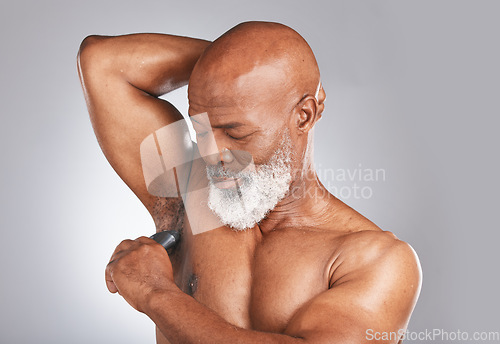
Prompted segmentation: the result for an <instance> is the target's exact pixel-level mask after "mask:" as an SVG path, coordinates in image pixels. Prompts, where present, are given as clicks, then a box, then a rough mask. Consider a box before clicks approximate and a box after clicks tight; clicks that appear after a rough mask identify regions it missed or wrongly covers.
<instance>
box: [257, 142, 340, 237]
mask: <svg viewBox="0 0 500 344" xmlns="http://www.w3.org/2000/svg"><path fill="white" fill-rule="evenodd" d="M307 153H308V154H307V155H306V157H305V158H304V159H302V161H303V163H302V166H300V168H298V169H297V170H296V171H295V173H294V174H293V178H292V180H293V181H292V183H291V185H290V190H289V192H288V194H287V196H285V198H284V199H282V200H281V201H280V202H279V203H278V204H277V205H276V207H275V208H274V209H273V210H272V211H271V212H270V213H269V214H268V215H267V216H266V218H265V219H264V220H262V221H261V222H260V224H259V228H260V230H261V231H262V232H263V233H266V232H270V231H274V230H278V229H282V228H290V227H293V228H305V227H318V226H321V225H324V224H325V223H327V222H328V221H329V220H330V219H331V218H332V215H333V213H334V209H333V208H334V203H335V197H334V196H333V195H332V194H330V193H329V192H328V190H327V189H326V188H325V187H324V186H323V184H321V182H320V181H319V179H318V176H317V174H316V171H315V169H314V164H313V161H312V151H308V152H307Z"/></svg>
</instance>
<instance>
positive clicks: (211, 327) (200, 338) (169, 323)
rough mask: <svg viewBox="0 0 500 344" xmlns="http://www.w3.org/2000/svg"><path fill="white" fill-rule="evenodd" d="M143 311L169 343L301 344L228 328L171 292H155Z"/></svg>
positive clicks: (280, 336) (190, 300)
mask: <svg viewBox="0 0 500 344" xmlns="http://www.w3.org/2000/svg"><path fill="white" fill-rule="evenodd" d="M144 312H145V313H146V314H147V315H148V316H149V317H150V318H151V320H153V321H154V322H155V324H156V325H157V326H158V328H159V329H160V331H161V332H162V333H163V335H164V336H165V337H166V338H167V339H168V340H169V341H170V343H206V344H209V343H214V344H224V343H228V344H234V343H245V344H255V343H259V344H260V343H269V344H274V343H276V344H278V343H279V344H295V343H297V344H299V343H301V344H304V343H305V341H304V340H302V339H300V338H294V337H291V336H287V335H283V334H277V333H267V332H259V331H253V330H246V329H242V328H239V327H237V326H234V325H231V324H230V323H228V322H227V321H225V320H224V319H222V318H221V317H220V316H219V315H217V314H216V313H215V312H213V311H212V310H210V309H209V308H207V307H205V306H204V305H202V304H201V303H199V302H198V301H196V300H195V299H194V298H192V297H191V296H189V295H187V294H184V293H183V292H182V291H180V290H178V289H175V290H173V291H171V292H162V293H155V294H154V295H153V296H151V297H150V301H149V303H148V306H147V307H146V309H144Z"/></svg>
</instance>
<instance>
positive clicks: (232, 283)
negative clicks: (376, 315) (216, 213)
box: [174, 232, 332, 332]
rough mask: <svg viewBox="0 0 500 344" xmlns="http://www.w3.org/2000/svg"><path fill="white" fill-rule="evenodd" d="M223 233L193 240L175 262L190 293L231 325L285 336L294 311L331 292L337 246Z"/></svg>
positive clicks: (292, 237) (179, 281)
mask: <svg viewBox="0 0 500 344" xmlns="http://www.w3.org/2000/svg"><path fill="white" fill-rule="evenodd" d="M297 239H298V238H297V236H295V235H270V236H269V237H267V238H265V239H264V240H262V241H259V242H256V241H255V240H254V239H253V237H252V236H251V235H249V234H248V233H247V234H242V235H240V234H235V233H229V234H228V233H226V232H224V233H223V234H221V233H218V232H212V233H204V234H203V235H197V236H194V237H191V238H190V239H189V240H186V241H185V242H184V243H183V247H182V249H181V250H180V252H179V253H178V254H179V255H180V256H181V257H180V258H181V259H179V260H178V263H176V264H174V273H175V277H176V282H177V284H178V285H179V287H181V288H182V289H183V290H184V291H185V292H186V293H188V294H191V295H192V296H193V297H194V298H195V299H196V300H198V301H199V302H200V303H202V304H204V305H205V306H207V307H209V308H211V309H212V310H214V311H215V312H216V313H218V314H219V315H220V316H222V317H223V318H224V319H226V320H227V321H228V322H230V323H232V324H234V325H237V326H240V327H243V328H248V329H255V330H259V331H272V332H283V331H284V330H285V328H286V325H287V323H288V322H289V320H290V319H291V317H292V316H293V315H294V313H295V312H296V311H297V310H298V309H299V308H300V307H301V306H302V305H304V304H305V303H306V302H307V301H309V300H310V299H312V298H313V297H314V296H316V295H318V294H319V293H321V292H323V291H325V290H327V288H328V272H329V265H330V263H331V262H330V257H331V252H332V251H331V247H329V246H328V245H327V244H326V243H325V240H324V238H323V240H322V239H321V238H319V237H318V238H315V237H314V236H313V237H308V238H307V240H303V238H302V240H297Z"/></svg>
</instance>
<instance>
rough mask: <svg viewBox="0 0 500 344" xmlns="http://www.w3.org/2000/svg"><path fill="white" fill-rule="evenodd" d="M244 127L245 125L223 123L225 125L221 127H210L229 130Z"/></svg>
mask: <svg viewBox="0 0 500 344" xmlns="http://www.w3.org/2000/svg"><path fill="white" fill-rule="evenodd" d="M244 125H245V124H243V123H241V122H229V123H225V124H221V125H214V126H212V128H223V129H231V128H237V127H241V126H244Z"/></svg>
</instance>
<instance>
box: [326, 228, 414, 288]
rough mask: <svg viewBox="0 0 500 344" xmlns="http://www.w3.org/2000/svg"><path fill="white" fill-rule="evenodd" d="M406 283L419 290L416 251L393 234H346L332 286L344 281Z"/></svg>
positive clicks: (338, 254) (380, 232) (379, 232)
mask: <svg viewBox="0 0 500 344" xmlns="http://www.w3.org/2000/svg"><path fill="white" fill-rule="evenodd" d="M387 277H391V278H393V282H396V281H400V282H401V281H402V280H405V282H406V283H410V284H411V285H414V286H417V287H418V288H417V289H419V288H420V284H421V279H422V272H421V267H420V262H419V259H418V256H417V254H416V252H415V250H414V249H413V248H412V247H411V246H410V245H409V244H408V243H406V242H404V241H402V240H399V239H398V238H397V237H396V236H395V235H394V234H393V233H391V232H389V231H382V230H363V231H358V232H353V233H349V234H346V235H345V236H344V237H343V240H342V244H341V245H340V246H339V247H338V249H337V255H336V260H335V261H334V263H333V266H332V270H331V278H330V281H331V286H333V285H334V284H338V283H340V282H342V281H343V280H346V279H351V278H362V279H366V280H368V279H371V280H377V279H379V280H380V279H385V278H387Z"/></svg>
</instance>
